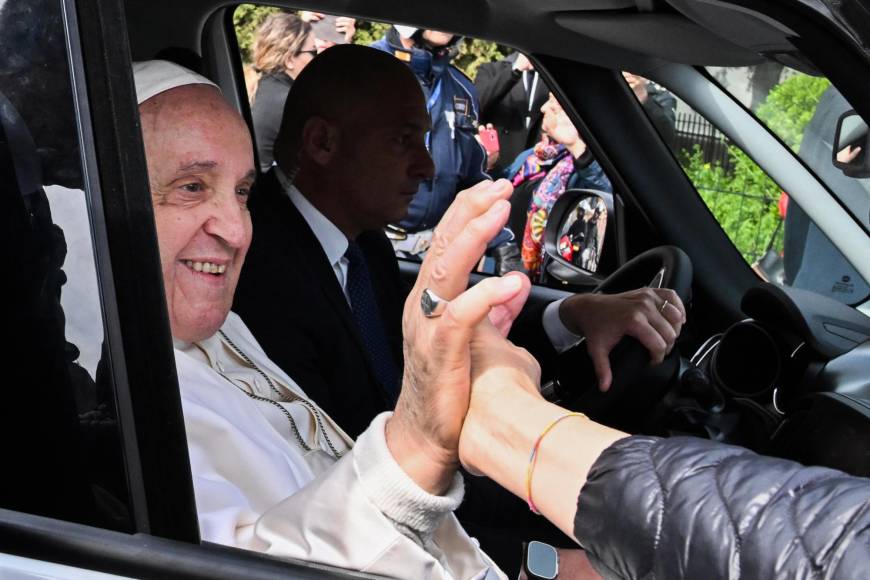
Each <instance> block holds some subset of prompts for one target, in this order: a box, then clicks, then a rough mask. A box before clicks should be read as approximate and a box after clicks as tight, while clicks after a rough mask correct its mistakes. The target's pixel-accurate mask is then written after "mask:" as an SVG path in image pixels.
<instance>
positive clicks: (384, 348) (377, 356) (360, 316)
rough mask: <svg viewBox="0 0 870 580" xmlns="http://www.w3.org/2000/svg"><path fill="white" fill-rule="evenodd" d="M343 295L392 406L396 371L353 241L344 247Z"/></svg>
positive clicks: (361, 257) (369, 282)
mask: <svg viewBox="0 0 870 580" xmlns="http://www.w3.org/2000/svg"><path fill="white" fill-rule="evenodd" d="M344 257H345V258H347V261H348V268H347V295H348V298H350V306H351V310H352V311H353V317H354V318H355V319H356V324H357V328H358V329H359V332H360V335H361V336H362V339H363V342H364V343H365V346H366V350H367V351H368V355H369V362H371V363H372V367H373V368H374V370H375V375H377V377H378V380H379V381H380V383H381V385H382V386H383V388H384V391H385V393H386V395H387V398H388V399H389V402H390V404H391V405H392V404H395V402H396V400H397V399H398V396H399V387H400V384H399V372H398V370H397V368H396V361H395V359H394V358H393V352H392V350H391V349H390V345H389V343H388V342H387V333H386V332H385V331H384V321H383V319H382V318H381V310H380V308H378V303H377V301H376V300H375V291H374V288H373V287H372V279H371V276H370V275H369V268H368V265H367V264H366V259H365V256H364V255H363V253H362V250H361V249H360V247H359V245H358V244H357V243H356V242H351V243H350V244H349V245H348V247H347V252H345V254H344Z"/></svg>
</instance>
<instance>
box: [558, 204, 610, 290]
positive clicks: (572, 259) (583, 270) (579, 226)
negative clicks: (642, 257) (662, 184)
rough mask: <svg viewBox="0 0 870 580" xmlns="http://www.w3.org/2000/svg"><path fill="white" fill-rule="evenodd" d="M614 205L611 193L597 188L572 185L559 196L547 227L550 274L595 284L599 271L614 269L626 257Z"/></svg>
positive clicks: (566, 280)
mask: <svg viewBox="0 0 870 580" xmlns="http://www.w3.org/2000/svg"><path fill="white" fill-rule="evenodd" d="M613 207H614V196H613V195H612V194H610V193H607V192H604V191H597V190H594V189H569V190H566V191H565V192H564V193H563V194H562V195H561V196H560V197H559V199H558V200H556V203H555V204H553V208H552V209H551V210H550V215H549V217H548V219H547V225H546V227H545V229H544V251H545V253H546V255H547V258H548V264H547V265H546V270H547V273H548V274H549V275H550V276H552V277H554V278H556V279H558V280H561V281H562V282H566V283H569V284H575V285H581V286H590V285H592V286H594V285H597V284H598V282H599V281H600V278H601V276H596V273H597V272H599V271H602V272H612V271H613V270H615V269H616V268H617V267H618V266H619V265H620V264H621V263H622V262H624V261H625V260H624V259H620V255H619V250H620V249H622V247H623V245H622V244H618V243H617V238H620V237H621V236H618V231H619V228H618V227H617V223H616V219H615V218H616V216H615V212H614V209H613ZM605 250H607V251H605Z"/></svg>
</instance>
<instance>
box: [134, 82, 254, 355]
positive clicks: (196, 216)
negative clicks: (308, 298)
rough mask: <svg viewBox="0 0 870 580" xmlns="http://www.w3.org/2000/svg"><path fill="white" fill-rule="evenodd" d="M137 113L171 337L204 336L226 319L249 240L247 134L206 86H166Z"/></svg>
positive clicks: (249, 146) (193, 338) (250, 154)
mask: <svg viewBox="0 0 870 580" xmlns="http://www.w3.org/2000/svg"><path fill="white" fill-rule="evenodd" d="M139 111H140V114H141V117H142V136H143V140H144V143H145V155H146V158H147V161H148V175H149V179H150V182H151V195H152V201H153V204H154V218H155V221H156V225H157V238H158V243H159V246H160V261H161V264H162V269H163V284H164V288H165V291H166V302H167V307H168V310H169V320H170V324H171V328H172V336H173V337H174V338H176V339H179V340H183V341H186V342H192V341H196V340H202V339H205V338H208V337H209V336H211V335H213V334H214V333H215V332H217V330H218V328H220V326H221V324H223V322H224V320H225V319H226V317H227V314H228V313H229V310H230V307H231V305H232V302H233V294H234V293H235V289H236V284H237V283H238V280H239V273H240V271H241V268H242V263H243V262H244V259H245V253H246V252H247V250H248V246H249V245H250V243H251V217H250V215H249V214H248V210H247V198H248V193H249V192H250V189H251V186H252V185H253V181H254V177H255V175H256V173H255V170H254V158H253V149H252V144H251V137H250V134H249V132H248V129H247V126H246V125H245V124H244V122H243V121H242V119H241V117H239V115H238V114H237V113H236V112H235V111H234V110H233V109H232V108H230V106H229V105H228V104H227V103H226V101H224V99H223V98H222V97H221V96H220V94H219V93H218V91H217V90H216V89H214V88H213V87H209V86H206V85H188V86H182V87H178V88H175V89H171V90H169V91H166V92H164V93H161V94H159V95H157V96H155V97H152V98H151V99H148V100H147V101H145V102H144V103H143V104H142V105H141V106H140V108H139Z"/></svg>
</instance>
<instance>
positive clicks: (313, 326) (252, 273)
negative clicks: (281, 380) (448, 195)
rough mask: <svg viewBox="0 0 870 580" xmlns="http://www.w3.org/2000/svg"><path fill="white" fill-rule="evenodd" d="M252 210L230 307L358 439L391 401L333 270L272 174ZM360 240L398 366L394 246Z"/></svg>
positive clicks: (401, 294)
mask: <svg viewBox="0 0 870 580" xmlns="http://www.w3.org/2000/svg"><path fill="white" fill-rule="evenodd" d="M250 209H251V217H252V220H253V224H254V238H253V242H252V244H251V248H250V250H249V251H248V255H247V257H246V259H245V265H244V267H243V269H242V275H241V278H240V280H239V285H238V288H237V290H236V295H235V301H234V303H233V310H234V311H235V312H236V313H237V314H239V316H241V317H242V320H244V321H245V324H247V325H248V327H249V328H250V329H251V332H253V334H254V336H255V337H256V338H257V340H258V341H259V342H260V345H261V346H262V347H263V349H264V350H265V351H266V354H268V355H269V358H271V359H272V360H273V361H275V362H276V363H277V364H278V366H280V367H281V368H282V369H284V371H286V372H287V374H289V375H290V376H291V377H292V378H293V380H295V381H296V382H297V383H298V384H299V386H301V387H302V389H303V390H304V391H305V392H306V393H307V394H308V396H310V397H311V398H312V399H313V400H314V401H316V402H317V404H319V405H320V406H321V407H322V408H323V409H324V410H325V411H326V412H327V413H328V414H329V415H330V416H331V417H332V418H333V419H335V421H336V422H337V423H338V424H339V425H340V426H341V427H342V428H343V429H344V430H345V431H346V432H347V433H348V434H349V435H350V436H352V437H356V436H357V435H359V434H360V433H361V432H362V431H363V430H365V428H366V427H368V425H369V423H370V422H371V420H372V418H373V417H374V416H375V415H376V414H377V413H379V412H381V411H385V410H387V409H388V408H390V405H391V403H390V402H389V398H388V397H387V396H386V394H385V392H384V390H383V388H382V387H381V385H380V383H379V382H378V380H377V378H376V375H375V373H374V370H373V369H372V367H371V365H370V363H369V360H368V358H367V355H366V351H365V345H364V344H363V342H362V340H361V338H360V335H359V332H358V330H357V326H356V323H355V321H354V318H353V314H352V312H351V310H350V307H349V305H348V303H347V299H346V298H345V295H344V293H343V292H342V290H341V286H340V285H339V283H338V280H337V279H336V277H335V273H334V271H333V270H332V267H331V265H330V264H329V261H328V260H327V258H326V254H325V253H324V251H323V248H322V247H321V245H320V242H318V240H317V239H316V238H315V236H314V233H313V232H312V231H311V228H309V226H308V224H307V222H306V221H305V219H304V218H303V217H302V215H301V214H300V213H299V211H298V210H297V209H296V207H295V206H294V205H293V203H292V202H291V201H290V199H289V198H288V197H287V195H286V194H285V193H284V191H283V190H282V188H281V186H280V184H279V183H278V180H277V179H276V178H275V176H274V175H273V172H270V173H268V174H266V175H265V176H263V177H262V178H261V180H260V181H259V182H258V184H257V187H256V191H255V192H254V194H253V195H252V196H251V201H250ZM357 242H358V243H359V245H360V247H361V248H362V250H363V253H364V254H365V256H366V261H367V263H368V266H369V270H370V272H371V277H372V284H373V285H374V290H375V295H376V297H377V299H378V306H379V307H380V309H381V313H382V316H383V319H384V325H385V330H386V332H387V339H388V341H389V343H390V346H391V348H392V350H393V355H394V356H395V357H396V361H397V362H399V361H401V352H402V351H401V348H402V329H401V318H402V307H403V305H404V299H405V293H406V289H405V287H404V285H403V283H402V281H401V279H400V277H399V269H398V265H397V263H396V259H395V257H394V255H393V252H392V246H391V245H390V243H389V241H387V239H386V237H385V236H384V235H383V234H382V233H381V232H370V233H364V234H362V235H361V236H360V237H359V238H358V239H357ZM399 368H401V363H399Z"/></svg>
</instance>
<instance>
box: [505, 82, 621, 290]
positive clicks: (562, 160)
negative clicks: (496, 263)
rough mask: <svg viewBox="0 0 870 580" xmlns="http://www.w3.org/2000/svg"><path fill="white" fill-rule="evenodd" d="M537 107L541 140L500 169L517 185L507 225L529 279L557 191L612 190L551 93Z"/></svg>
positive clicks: (534, 270) (537, 271)
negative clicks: (518, 245) (516, 240)
mask: <svg viewBox="0 0 870 580" xmlns="http://www.w3.org/2000/svg"><path fill="white" fill-rule="evenodd" d="M541 112H542V113H543V120H542V122H541V140H540V141H539V142H538V144H537V145H535V146H534V148H532V149H527V150H526V151H523V152H522V153H520V154H519V155H517V157H516V159H515V160H514V162H513V163H512V164H511V165H510V166H509V167H508V168H507V170H506V171H505V174H506V176H507V178H508V179H510V180H511V183H513V185H514V187H515V188H516V190H515V191H514V195H513V197H512V198H511V228H512V229H513V230H514V232H515V233H516V235H517V237H518V238H519V239H521V240H522V260H523V267H524V268H526V270H527V271H528V272H529V275H530V276H531V277H532V279H533V280H535V279H537V277H538V276H540V274H541V264H542V261H543V236H544V228H545V227H546V225H547V217H548V216H549V214H550V210H551V209H552V208H553V204H554V203H556V200H557V199H559V196H561V195H562V193H564V192H565V190H566V189H571V188H575V187H579V188H589V189H597V190H601V191H605V192H608V193H612V191H613V187H612V186H611V184H610V180H609V179H608V178H607V176H606V175H605V174H604V170H602V169H601V166H600V165H599V164H598V162H597V161H595V160H594V159H593V158H592V153H591V152H590V151H589V149H588V148H587V147H586V143H585V142H584V141H583V139H582V137H580V134H579V133H578V132H577V129H576V127H574V124H573V123H572V122H571V119H569V118H568V115H567V114H566V113H565V111H564V109H562V106H561V105H560V104H559V101H557V100H556V97H555V96H553V94H552V93H550V95H549V99H547V102H546V103H544V105H543V106H542V107H541Z"/></svg>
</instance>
